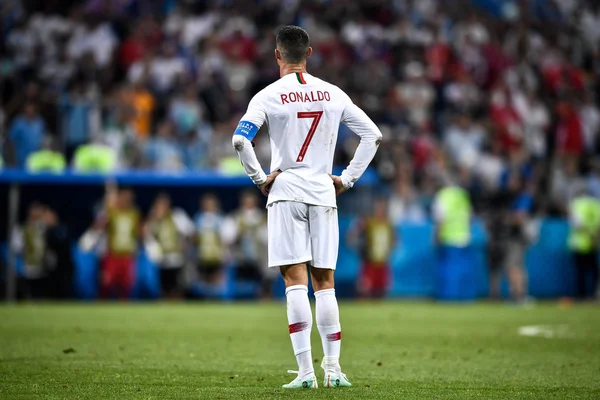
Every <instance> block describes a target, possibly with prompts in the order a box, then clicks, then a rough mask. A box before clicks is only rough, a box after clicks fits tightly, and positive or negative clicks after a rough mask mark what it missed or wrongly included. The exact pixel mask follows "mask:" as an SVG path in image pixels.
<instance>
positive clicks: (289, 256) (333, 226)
mask: <svg viewBox="0 0 600 400" xmlns="http://www.w3.org/2000/svg"><path fill="white" fill-rule="evenodd" d="M267 211H268V236H269V267H270V268H275V267H281V266H284V265H292V264H300V263H304V262H310V264H311V265H312V266H313V267H315V268H324V269H335V265H336V263H337V256H338V245H339V229H338V215H337V209H336V208H334V207H324V206H313V205H309V204H304V203H298V202H295V201H279V202H276V203H272V204H270V205H269V206H268V207H267Z"/></svg>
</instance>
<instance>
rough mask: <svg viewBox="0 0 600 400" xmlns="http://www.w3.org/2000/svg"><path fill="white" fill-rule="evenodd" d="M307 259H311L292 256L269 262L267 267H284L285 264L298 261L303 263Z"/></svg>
mask: <svg viewBox="0 0 600 400" xmlns="http://www.w3.org/2000/svg"><path fill="white" fill-rule="evenodd" d="M309 261H312V257H300V258H293V259H290V260H282V261H276V262H270V263H269V268H278V267H284V266H286V265H293V264H300V263H305V262H309Z"/></svg>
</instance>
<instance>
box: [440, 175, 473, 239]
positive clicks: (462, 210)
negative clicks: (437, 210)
mask: <svg viewBox="0 0 600 400" xmlns="http://www.w3.org/2000/svg"><path fill="white" fill-rule="evenodd" d="M436 202H439V204H440V205H441V207H442V209H443V210H444V219H443V221H441V222H440V224H439V231H438V238H439V241H440V243H441V244H442V245H445V246H453V247H466V246H468V245H469V243H470V241H471V202H470V200H469V195H468V193H467V192H466V191H464V190H463V189H461V188H459V187H446V188H443V189H442V190H440V191H439V192H438V193H437V195H436Z"/></svg>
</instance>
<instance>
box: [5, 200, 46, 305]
mask: <svg viewBox="0 0 600 400" xmlns="http://www.w3.org/2000/svg"><path fill="white" fill-rule="evenodd" d="M11 246H12V247H13V250H14V251H15V253H16V254H19V255H21V256H22V258H23V277H24V279H25V291H26V294H25V297H26V298H29V299H34V300H41V299H43V298H45V297H46V296H47V294H48V282H47V279H46V278H47V275H48V274H47V272H48V271H47V270H46V268H45V263H44V258H45V254H46V224H45V222H44V206H43V205H41V204H39V203H33V204H31V205H30V206H29V210H28V211H27V220H26V221H25V224H24V226H23V227H22V228H17V229H16V230H15V231H14V232H13V234H12V238H11Z"/></svg>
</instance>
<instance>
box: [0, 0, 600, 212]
mask: <svg viewBox="0 0 600 400" xmlns="http://www.w3.org/2000/svg"><path fill="white" fill-rule="evenodd" d="M72 3H73V2H65V1H59V0H56V1H50V2H46V4H45V5H42V4H38V3H35V2H27V1H18V0H15V1H9V2H3V4H2V7H1V12H2V14H1V18H2V19H3V27H4V28H3V30H2V32H1V34H2V47H1V49H2V52H1V60H0V61H1V64H2V69H1V70H0V73H1V74H2V103H1V104H2V107H1V109H0V110H1V114H0V115H1V118H0V122H1V125H2V127H3V129H2V130H3V132H5V135H3V137H4V142H3V146H2V147H3V149H4V152H3V156H4V163H5V164H7V165H13V166H17V167H21V168H24V167H26V166H27V165H31V164H30V163H28V161H27V159H28V157H29V156H30V155H31V154H32V153H34V152H35V151H38V150H40V149H55V150H59V152H60V153H61V155H64V156H65V158H66V160H64V161H63V162H62V165H65V164H69V163H70V164H72V165H74V166H75V167H79V168H81V169H85V168H91V169H93V168H95V167H97V168H100V169H102V168H106V169H110V168H112V167H117V166H118V167H122V168H132V167H133V168H155V169H160V170H162V171H165V170H166V171H177V170H184V169H206V168H219V167H223V168H226V166H227V165H231V163H229V164H227V162H226V161H227V160H229V159H231V158H233V157H235V154H234V152H233V150H232V149H231V146H230V140H229V137H230V135H231V133H232V131H233V129H234V127H235V125H236V123H237V121H238V119H239V117H240V115H241V114H242V113H243V112H244V110H245V107H246V105H247V103H248V101H249V99H250V98H251V96H252V95H253V94H254V93H256V92H257V91H258V90H260V89H261V88H262V87H264V86H266V85H267V84H269V83H270V82H272V81H274V80H276V79H277V78H278V70H277V66H276V64H275V62H274V59H273V48H274V31H275V30H276V28H277V26H279V25H281V24H286V23H296V24H299V25H301V26H303V27H305V28H306V29H307V30H308V31H309V32H310V34H311V40H312V46H313V48H314V50H315V51H314V54H313V56H312V57H311V58H310V61H309V67H308V68H309V71H310V72H311V73H312V74H314V75H316V76H319V77H321V78H323V79H326V80H328V81H331V82H333V83H335V84H337V85H339V86H340V87H341V88H343V89H344V90H345V91H347V92H348V93H349V94H350V95H351V97H352V98H353V99H354V101H355V102H356V103H357V104H359V105H360V106H361V107H363V108H364V109H365V110H366V111H367V113H368V114H369V115H370V116H371V117H372V118H373V119H374V121H375V122H376V123H377V124H378V125H379V126H380V127H381V129H382V131H383V132H384V138H385V142H384V145H383V146H382V151H381V152H380V155H379V156H378V159H377V160H376V167H377V169H378V171H379V174H380V176H381V177H382V178H383V179H384V180H385V181H388V182H390V183H392V185H391V186H392V187H393V195H392V201H391V209H392V217H393V219H394V220H401V219H413V218H416V219H419V218H422V217H423V215H425V212H426V210H428V206H429V204H428V202H429V201H430V200H431V196H432V192H433V187H434V186H435V184H434V182H436V181H440V180H448V179H454V180H455V181H459V182H460V183H462V184H463V185H464V186H466V187H468V188H469V190H470V192H471V194H472V195H474V197H475V199H482V198H485V197H486V195H488V194H491V193H494V192H495V191H498V190H501V189H503V188H505V187H506V186H507V182H509V181H510V180H511V177H512V176H513V175H515V174H516V175H519V179H521V180H523V183H524V184H525V183H527V185H528V188H529V189H530V190H531V191H533V192H536V193H539V192H548V193H550V196H547V197H546V198H545V199H546V200H548V201H547V202H546V204H544V205H545V206H546V210H549V209H551V208H552V209H555V208H557V209H558V210H560V209H564V205H565V202H566V201H567V200H568V198H569V196H570V195H571V194H572V193H571V192H572V187H571V186H572V185H573V184H574V183H575V182H576V181H581V180H582V179H587V180H589V181H590V184H591V188H592V190H593V191H594V192H595V193H597V194H600V181H599V180H598V176H597V171H598V162H597V159H596V157H595V154H596V153H597V147H598V142H597V133H598V129H599V128H600V112H599V110H598V107H597V105H596V101H595V99H596V98H597V97H598V95H599V93H600V85H599V81H598V79H597V75H598V70H599V69H600V58H599V57H600V52H599V51H598V44H599V41H600V30H599V29H598V26H600V10H599V7H598V5H597V4H595V3H594V2H593V1H583V0H568V1H567V0H554V1H552V0H547V1H542V0H536V1H534V0H529V1H521V2H516V1H515V2H511V1H508V2H500V3H502V4H503V5H504V6H503V7H502V8H500V9H499V10H496V11H497V13H498V15H493V14H490V13H486V12H483V9H482V8H480V7H478V6H481V5H485V4H487V3H490V2H486V1H482V0H474V1H456V2H454V1H453V2H442V1H436V0H426V1H410V0H399V1H383V0H380V1H374V2H373V1H334V2H327V1H308V2H300V1H289V2H285V3H282V2H277V1H260V2H255V1H234V2H230V1H212V2H204V1H183V0H180V1H177V0H165V1H144V0H121V1H117V2H107V3H105V2H98V1H94V0H87V1H82V2H79V3H76V4H75V5H72ZM491 3H494V2H491ZM260 137H261V140H262V142H261V143H259V146H258V147H257V149H258V152H259V156H260V158H261V159H262V160H263V162H265V159H267V158H268V154H269V148H268V140H267V135H260ZM356 140H357V139H356V137H354V135H352V134H351V133H349V132H348V131H347V129H345V128H344V127H341V128H340V141H339V146H338V152H337V156H336V163H337V164H340V165H344V164H345V163H346V162H347V161H348V159H349V158H350V157H351V155H352V153H353V150H354V148H355V144H356ZM86 144H92V145H93V146H95V147H94V148H93V149H95V150H96V151H92V152H91V154H92V156H90V154H89V152H88V154H84V151H80V152H78V151H77V150H78V148H80V147H81V146H82V145H86ZM102 149H104V150H105V151H104V153H102ZM107 149H109V150H107ZM96 153H102V154H103V155H102V156H98V158H101V159H102V160H100V161H97V160H94V159H93V158H94V157H93V155H94V154H96ZM86 155H87V156H88V157H87V158H86V157H85V156H86ZM65 161H66V162H65ZM58 164H59V165H61V163H58ZM53 165H54V164H53ZM265 165H267V164H266V162H265ZM49 168H51V167H49Z"/></svg>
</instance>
